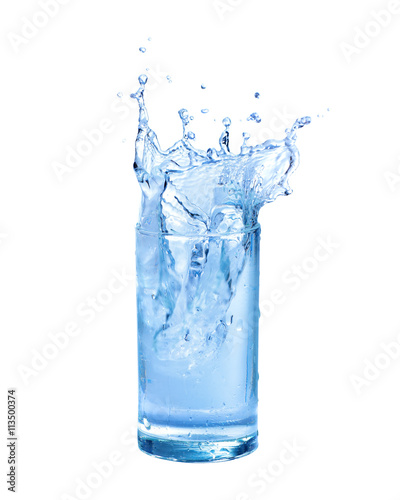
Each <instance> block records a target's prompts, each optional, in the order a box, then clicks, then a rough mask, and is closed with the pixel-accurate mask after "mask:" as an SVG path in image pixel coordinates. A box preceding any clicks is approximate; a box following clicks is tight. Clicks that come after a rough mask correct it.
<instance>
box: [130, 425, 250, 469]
mask: <svg viewBox="0 0 400 500" xmlns="http://www.w3.org/2000/svg"><path fill="white" fill-rule="evenodd" d="M257 434H258V433H255V434H252V435H251V436H246V437H243V438H239V439H232V440H225V441H194V440H191V441H189V440H188V441H181V440H177V439H160V438H159V437H155V436H151V435H149V434H145V433H144V432H142V431H140V430H139V431H138V445H139V449H140V450H141V451H143V452H144V453H147V454H148V455H152V456H153V457H157V458H162V459H164V460H172V461H174V462H222V461H225V460H234V459H235V458H239V457H244V456H245V455H249V454H250V453H252V452H253V451H255V450H256V449H257V447H258V439H257Z"/></svg>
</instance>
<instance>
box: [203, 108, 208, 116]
mask: <svg viewBox="0 0 400 500" xmlns="http://www.w3.org/2000/svg"><path fill="white" fill-rule="evenodd" d="M209 111H210V110H209V109H207V108H203V109H202V110H201V112H202V113H203V115H205V114H206V113H208V112H209Z"/></svg>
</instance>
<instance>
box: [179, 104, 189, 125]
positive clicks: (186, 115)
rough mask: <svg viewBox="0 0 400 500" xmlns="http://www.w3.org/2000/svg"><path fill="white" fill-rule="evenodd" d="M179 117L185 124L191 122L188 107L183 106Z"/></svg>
mask: <svg viewBox="0 0 400 500" xmlns="http://www.w3.org/2000/svg"><path fill="white" fill-rule="evenodd" d="M178 114H179V117H180V119H181V120H182V123H183V125H187V124H188V123H189V113H188V111H187V109H185V108H182V109H180V110H179V111H178Z"/></svg>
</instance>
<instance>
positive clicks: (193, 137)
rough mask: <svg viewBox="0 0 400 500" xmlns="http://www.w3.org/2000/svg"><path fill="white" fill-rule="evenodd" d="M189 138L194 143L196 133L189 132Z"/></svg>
mask: <svg viewBox="0 0 400 500" xmlns="http://www.w3.org/2000/svg"><path fill="white" fill-rule="evenodd" d="M187 136H188V139H191V140H192V141H194V140H195V139H196V135H195V134H194V132H188V133H187Z"/></svg>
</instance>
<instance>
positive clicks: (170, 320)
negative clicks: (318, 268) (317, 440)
mask: <svg viewBox="0 0 400 500" xmlns="http://www.w3.org/2000/svg"><path fill="white" fill-rule="evenodd" d="M146 82H147V76H146V75H141V76H140V77H139V83H140V88H139V90H138V91H137V92H136V93H134V94H132V95H131V97H132V98H134V99H136V100H137V101H138V104H139V128H138V134H137V138H136V154H135V163H134V169H135V173H136V176H137V179H138V182H139V185H140V188H141V191H142V201H141V209H140V221H139V224H138V229H137V232H136V238H137V239H136V262H137V266H136V267H137V303H138V349H139V439H140V443H141V447H142V449H144V450H145V451H147V452H149V453H152V454H155V455H158V456H162V457H163V458H170V459H175V460H187V461H199V460H219V459H229V458H233V457H234V456H237V455H240V454H245V453H248V452H250V451H252V449H254V448H255V447H256V446H257V381H258V368H257V359H258V318H259V308H258V292H259V282H258V280H259V241H260V229H259V226H258V214H259V211H260V209H261V207H262V206H263V205H265V204H266V203H269V202H272V201H274V200H275V199H276V198H277V197H278V196H280V195H288V194H290V193H291V189H290V186H289V183H288V180H289V177H290V175H291V174H292V173H293V172H294V171H295V169H296V168H297V166H298V162H299V154H298V150H297V148H296V145H295V141H296V132H297V130H298V129H299V128H302V127H303V126H304V125H306V124H308V123H310V118H309V117H304V118H301V119H299V120H296V122H295V123H294V125H293V127H292V128H291V129H289V130H287V132H286V136H285V137H284V138H283V139H282V140H269V141H266V142H264V143H262V144H259V145H256V146H249V145H248V142H249V139H250V137H249V135H248V134H246V133H243V144H242V146H241V150H240V153H239V154H233V153H232V152H231V150H230V128H231V126H232V123H231V120H230V119H229V118H228V117H226V118H224V120H223V122H222V125H223V130H222V133H221V136H220V138H219V148H218V149H217V148H209V149H208V150H206V151H203V150H199V149H197V148H195V147H194V144H193V142H194V141H195V137H196V136H195V133H194V132H193V131H192V130H190V129H189V128H190V126H191V125H192V120H191V118H192V117H191V116H190V115H189V113H188V111H187V110H186V109H181V110H180V111H179V117H180V119H181V122H182V129H183V130H182V137H181V139H179V140H178V141H177V142H176V143H175V144H174V145H173V146H172V147H170V148H169V149H167V150H166V151H163V150H162V149H161V148H160V145H159V142H158V139H157V135H156V134H155V132H154V131H153V130H152V129H151V128H150V126H149V117H148V112H147V109H146V106H145V102H144V92H145V85H146ZM202 111H204V110H202ZM253 115H256V114H255V113H253ZM258 118H259V116H258V115H257V116H256V118H251V119H254V120H255V121H258ZM171 443H173V444H172V445H171Z"/></svg>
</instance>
